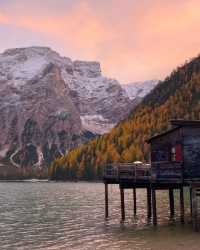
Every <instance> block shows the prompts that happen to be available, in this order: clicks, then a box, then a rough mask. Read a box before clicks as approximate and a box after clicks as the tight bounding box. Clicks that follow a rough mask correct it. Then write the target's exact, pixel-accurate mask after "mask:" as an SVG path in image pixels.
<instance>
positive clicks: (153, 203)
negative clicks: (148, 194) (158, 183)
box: [152, 188, 157, 225]
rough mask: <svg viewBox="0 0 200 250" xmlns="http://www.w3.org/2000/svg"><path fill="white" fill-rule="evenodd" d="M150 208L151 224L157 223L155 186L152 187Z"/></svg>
mask: <svg viewBox="0 0 200 250" xmlns="http://www.w3.org/2000/svg"><path fill="white" fill-rule="evenodd" d="M152 209H153V224H154V225H157V211H156V210H157V209H156V190H155V188H152Z"/></svg>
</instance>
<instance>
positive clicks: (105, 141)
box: [49, 57, 200, 179]
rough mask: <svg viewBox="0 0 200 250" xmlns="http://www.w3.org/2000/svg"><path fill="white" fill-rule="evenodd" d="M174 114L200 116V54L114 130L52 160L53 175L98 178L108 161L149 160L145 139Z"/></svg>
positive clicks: (179, 69)
mask: <svg viewBox="0 0 200 250" xmlns="http://www.w3.org/2000/svg"><path fill="white" fill-rule="evenodd" d="M172 118H184V119H200V57H196V58H194V59H193V60H191V61H190V62H189V63H186V64H185V65H183V66H181V67H178V68H177V69H176V70H175V71H173V72H172V73H171V75H170V76H169V77H167V78H166V79H165V80H164V81H163V82H160V83H159V84H158V85H157V86H156V88H155V89H154V90H153V91H152V92H151V93H150V94H148V95H147V96H146V97H145V98H144V99H143V101H142V102H141V103H140V104H139V105H138V106H137V107H136V108H135V109H134V110H133V111H132V112H131V114H130V115H129V117H128V118H127V119H126V120H124V121H122V122H120V123H119V124H118V125H117V126H116V127H115V128H113V129H112V130H111V132H110V133H108V134H105V135H103V136H101V137H99V138H97V139H94V140H92V141H90V142H89V143H86V144H84V145H82V146H80V147H78V148H76V149H74V150H72V151H71V152H70V153H69V154H68V155H67V156H64V157H62V158H59V159H57V160H56V161H54V163H53V164H52V166H51V168H50V171H49V174H50V176H51V178H52V179H71V178H84V179H96V178H100V177H101V175H102V170H103V167H104V166H105V164H106V163H108V162H117V161H121V162H132V161H135V160H142V161H148V160H149V147H148V145H147V144H146V143H145V140H146V139H147V138H148V137H150V136H152V135H155V134H157V133H159V132H161V131H163V130H165V129H167V126H168V120H169V119H172Z"/></svg>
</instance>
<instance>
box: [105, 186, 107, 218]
mask: <svg viewBox="0 0 200 250" xmlns="http://www.w3.org/2000/svg"><path fill="white" fill-rule="evenodd" d="M105 218H106V219H107V218H108V184H107V183H105Z"/></svg>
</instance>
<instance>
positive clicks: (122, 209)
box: [120, 187, 125, 221]
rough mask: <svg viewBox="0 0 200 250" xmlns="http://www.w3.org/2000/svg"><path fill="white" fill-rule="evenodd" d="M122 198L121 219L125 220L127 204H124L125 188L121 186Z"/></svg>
mask: <svg viewBox="0 0 200 250" xmlns="http://www.w3.org/2000/svg"><path fill="white" fill-rule="evenodd" d="M120 198H121V219H122V221H124V220H125V204H124V189H123V188H121V187H120Z"/></svg>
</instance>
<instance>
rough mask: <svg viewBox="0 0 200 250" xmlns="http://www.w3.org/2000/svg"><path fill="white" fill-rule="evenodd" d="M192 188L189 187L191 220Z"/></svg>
mask: <svg viewBox="0 0 200 250" xmlns="http://www.w3.org/2000/svg"><path fill="white" fill-rule="evenodd" d="M192 214H193V213H192V188H191V187H190V215H191V218H192Z"/></svg>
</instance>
